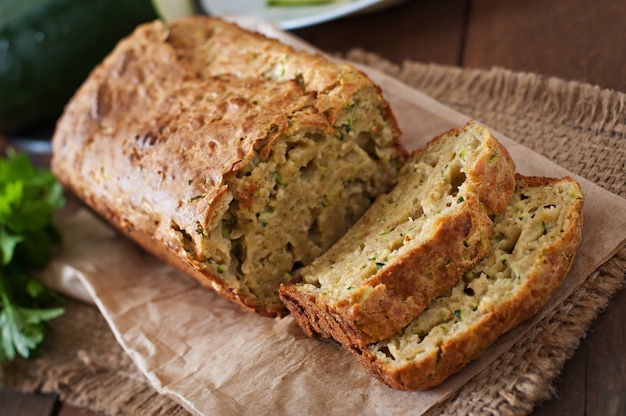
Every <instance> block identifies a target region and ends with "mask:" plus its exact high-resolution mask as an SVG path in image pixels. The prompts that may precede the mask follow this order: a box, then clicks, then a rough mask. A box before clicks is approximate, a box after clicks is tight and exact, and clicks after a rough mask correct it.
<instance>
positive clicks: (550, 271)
mask: <svg viewBox="0 0 626 416" xmlns="http://www.w3.org/2000/svg"><path fill="white" fill-rule="evenodd" d="M518 182H519V183H520V184H521V185H522V186H524V187H550V186H554V185H555V184H558V183H561V184H563V183H569V184H570V185H571V189H572V190H573V193H574V194H575V196H573V197H572V201H571V206H570V207H569V208H568V212H567V220H566V224H562V225H567V228H565V229H563V231H562V233H561V234H560V236H559V238H557V239H555V240H554V241H553V242H552V243H551V244H548V245H544V246H542V247H541V248H540V250H539V252H538V254H537V256H536V261H535V262H534V264H533V268H532V271H531V272H530V273H529V274H528V275H527V276H526V277H525V279H524V283H523V284H522V286H521V288H519V289H517V290H516V291H515V293H514V294H513V296H511V297H509V298H507V299H506V300H504V301H502V302H500V303H499V304H496V305H495V306H494V308H493V309H492V310H490V311H489V312H487V313H485V314H484V315H483V316H481V318H480V319H478V320H476V321H473V322H472V323H471V324H468V326H467V328H465V329H464V330H463V331H462V332H460V333H457V334H456V335H455V336H451V337H444V341H443V343H442V344H441V345H440V346H439V348H435V349H432V351H431V352H430V353H425V354H423V355H421V356H420V358H419V359H415V360H409V361H408V362H407V363H405V364H403V365H393V364H391V363H388V362H385V361H383V360H380V359H379V358H377V356H376V355H375V354H374V353H372V351H371V350H369V349H368V348H359V347H357V346H353V347H351V348H350V351H351V352H352V353H353V355H354V356H355V357H357V358H358V359H359V360H360V361H361V362H362V363H363V364H364V365H365V366H366V367H367V368H368V369H369V371H370V372H372V374H374V375H375V376H376V377H377V378H378V379H379V380H381V381H382V382H384V383H385V384H387V385H389V386H390V387H393V388H396V389H401V390H424V389H428V388H431V387H433V386H436V385H438V384H440V383H442V382H443V381H444V380H445V379H447V378H448V377H449V376H450V375H452V374H454V373H455V372H457V371H459V370H460V369H461V368H463V367H464V366H465V365H467V363H469V362H470V361H472V360H474V359H476V358H478V357H479V356H480V355H481V354H482V353H483V352H484V351H485V350H486V349H487V347H489V346H490V345H491V344H492V343H494V342H495V341H496V340H497V339H498V338H499V337H500V336H501V335H502V334H504V333H505V332H507V331H509V330H510V329H512V328H514V327H515V326H517V325H519V324H520V323H522V322H523V321H525V320H527V319H529V318H530V317H532V316H533V315H534V314H535V313H536V312H537V311H538V310H539V309H540V308H541V307H542V306H543V305H544V304H545V303H546V301H547V300H548V299H549V298H550V296H551V295H552V294H553V292H554V290H555V289H556V288H557V287H558V285H559V284H560V283H561V282H562V280H563V279H564V278H565V276H566V275H567V273H568V272H569V270H570V268H571V266H572V263H573V261H574V257H575V255H576V252H577V250H578V248H579V246H580V243H581V240H582V222H583V218H582V207H583V200H582V191H581V189H580V186H579V185H578V184H577V183H576V182H575V181H574V180H573V179H571V178H569V177H566V178H562V179H553V178H544V177H525V176H521V175H518ZM578 195H580V197H578Z"/></svg>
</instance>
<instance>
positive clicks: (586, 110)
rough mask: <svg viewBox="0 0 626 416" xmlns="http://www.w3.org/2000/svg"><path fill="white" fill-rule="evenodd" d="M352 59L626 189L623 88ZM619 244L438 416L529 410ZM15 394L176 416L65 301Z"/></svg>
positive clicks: (601, 287) (19, 367) (566, 352)
mask: <svg viewBox="0 0 626 416" xmlns="http://www.w3.org/2000/svg"><path fill="white" fill-rule="evenodd" d="M348 58H349V59H351V60H353V61H356V62H361V63H366V64H368V65H370V66H373V67H376V68H378V69H380V70H383V71H384V72H386V73H388V74H390V75H393V76H395V77H397V78H398V79H400V80H402V81H403V82H405V83H406V84H408V85H411V86H413V87H415V88H417V89H419V90H421V91H423V92H425V93H426V94H428V95H431V96H432V97H434V98H436V99H437V100H439V101H441V102H442V103H443V104H445V105H447V106H450V107H452V108H454V109H455V110H457V111H460V112H462V113H464V114H467V115H469V116H471V117H473V118H475V119H477V120H480V121H481V122H484V123H486V124H488V125H489V126H490V127H492V128H494V129H495V130H498V131H501V132H503V133H505V134H506V135H508V136H509V137H510V138H512V139H514V140H517V141H518V142H520V143H522V144H524V145H526V146H527V147H529V148H531V149H533V150H535V151H536V152H538V153H541V154H543V155H544V156H546V157H548V158H550V159H552V160H553V161H554V162H556V163H558V164H559V165H561V166H563V167H565V168H566V169H569V170H570V171H572V172H574V173H577V174H579V175H581V176H583V177H585V178H587V179H588V180H590V181H592V182H595V183H596V184H598V185H600V186H602V187H603V188H605V189H607V190H609V191H611V192H613V193H616V194H618V195H620V196H622V197H626V166H625V164H626V94H623V93H619V92H614V91H610V90H603V89H601V88H598V87H594V86H590V85H585V84H581V83H577V82H566V81H563V80H560V79H555V78H548V77H543V76H538V75H535V74H529V73H515V72H511V71H507V70H504V69H499V68H494V69H491V70H470V69H460V68H453V67H445V66H440V65H433V64H431V65H426V64H421V63H415V62H406V63H404V64H403V65H401V66H399V65H392V64H390V63H389V62H386V61H384V60H382V59H381V58H379V57H377V56H374V55H371V54H367V53H365V52H363V51H358V50H355V51H352V52H351V53H350V54H349V55H348ZM625 272H626V248H622V249H621V251H619V252H618V254H617V255H615V256H614V257H613V258H612V259H611V260H609V261H608V262H607V263H605V264H604V265H603V266H602V267H600V268H599V269H598V270H597V271H595V272H594V273H593V274H592V275H591V276H590V277H589V279H588V280H587V281H586V282H585V283H584V284H583V285H582V286H581V287H580V288H579V289H577V290H576V291H575V292H574V293H573V294H572V295H571V296H570V297H569V298H568V299H567V300H566V301H565V302H564V303H563V304H562V305H560V306H559V307H557V308H556V309H555V310H553V311H552V313H550V314H549V315H548V316H547V317H546V318H545V319H544V320H543V321H541V322H540V323H539V324H538V325H536V326H535V327H534V328H533V329H532V330H531V331H530V332H529V333H528V335H527V336H525V337H524V338H523V339H522V340H520V341H519V342H518V343H517V344H516V345H515V346H514V347H513V348H511V349H510V350H509V351H508V352H507V353H505V354H503V355H502V356H501V357H500V358H499V359H497V360H496V361H495V362H493V363H492V365H490V366H489V367H488V368H486V369H485V370H484V371H482V372H481V373H480V374H478V375H477V376H476V377H475V379H474V380H473V381H472V382H471V383H469V384H467V385H466V386H465V387H464V388H462V389H461V390H460V391H459V392H458V393H457V394H456V395H455V396H454V397H452V398H450V399H449V400H448V401H447V402H445V403H444V404H443V405H441V406H440V407H438V408H436V409H432V413H434V414H437V413H439V414H441V413H443V414H454V415H457V414H514V415H518V414H527V413H530V412H531V411H532V409H533V407H534V406H535V405H536V404H537V403H539V402H541V401H543V400H545V399H548V398H550V397H551V395H552V394H553V388H552V383H553V382H554V381H555V379H556V377H557V376H558V374H559V373H560V372H561V370H562V368H563V365H564V363H565V361H566V360H567V359H568V358H570V357H571V356H572V355H573V354H574V351H575V350H576V348H577V347H578V345H579V343H580V341H581V339H582V338H583V337H584V336H585V333H586V331H587V329H588V327H589V325H590V324H591V322H592V321H593V319H594V318H595V317H596V316H597V315H598V314H599V313H600V312H601V311H602V310H603V309H604V308H606V306H607V305H608V303H609V301H610V299H611V297H612V296H613V295H614V294H615V293H616V292H617V291H618V290H619V289H620V288H621V286H622V285H623V283H624V279H625V276H626V275H625ZM0 375H1V376H2V380H3V381H4V382H6V383H7V384H9V385H11V386H13V387H14V388H16V389H18V390H22V391H28V392H32V391H42V392H56V393H58V394H59V396H60V397H61V399H62V400H63V401H65V402H67V403H70V404H73V405H76V406H81V407H86V408H89V409H91V410H95V411H99V412H102V413H105V414H110V415H126V414H131V415H184V414H187V412H186V411H185V410H184V409H183V408H182V407H180V406H179V405H178V404H176V403H175V402H174V401H172V400H171V399H170V398H168V397H164V396H160V395H159V394H158V393H156V391H155V390H153V389H152V388H151V387H150V385H149V384H148V382H147V380H146V379H145V378H144V377H143V375H142V374H141V373H139V371H138V370H137V369H136V368H135V367H134V364H133V363H132V362H131V360H130V358H129V357H128V356H127V355H126V354H125V353H124V351H123V350H122V348H121V347H120V346H119V345H118V344H117V342H116V340H115V338H114V337H113V334H112V333H111V331H110V330H109V328H108V326H107V324H106V322H105V321H104V319H103V318H102V317H101V315H100V314H99V312H98V310H97V309H96V308H95V307H92V306H88V305H84V304H81V303H78V302H74V301H70V303H69V305H68V311H67V313H66V314H65V315H64V316H62V317H61V318H59V319H57V320H55V321H53V322H52V331H51V332H50V333H49V334H48V336H47V338H46V341H45V344H44V346H43V348H42V351H41V358H39V359H37V360H30V361H25V360H18V361H16V362H14V363H12V364H11V365H9V366H6V367H5V368H4V369H2V370H1V371H0Z"/></svg>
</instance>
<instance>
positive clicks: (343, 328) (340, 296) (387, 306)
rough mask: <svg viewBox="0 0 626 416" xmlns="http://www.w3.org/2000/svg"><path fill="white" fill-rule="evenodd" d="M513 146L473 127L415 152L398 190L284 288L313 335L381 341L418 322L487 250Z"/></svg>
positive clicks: (508, 181)
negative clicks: (438, 297) (431, 305)
mask: <svg viewBox="0 0 626 416" xmlns="http://www.w3.org/2000/svg"><path fill="white" fill-rule="evenodd" d="M514 177H515V167H514V164H513V162H512V161H511V158H510V156H509V154H508V152H507V150H506V149H505V148H504V146H502V144H500V143H499V142H498V141H497V140H496V139H495V138H493V136H492V135H491V134H490V133H489V131H488V130H487V129H485V128H484V127H482V126H480V125H479V124H477V123H474V122H469V123H468V124H467V125H466V126H464V127H463V128H462V129H459V130H457V129H455V130H451V131H449V132H447V133H445V134H443V135H441V136H439V137H437V138H435V139H434V140H432V141H431V142H430V143H429V144H428V145H427V146H426V148H425V149H423V150H421V151H418V152H416V153H415V154H413V155H412V156H411V158H410V159H409V161H408V162H407V163H406V164H405V165H404V166H403V168H402V170H401V172H400V175H399V178H398V185H397V186H396V187H395V188H394V189H393V190H392V191H391V192H390V193H388V194H386V195H384V196H382V197H380V198H379V199H377V201H376V202H375V203H374V205H373V206H372V207H371V208H370V209H369V210H368V211H367V212H366V213H365V215H364V216H363V217H361V219H360V220H359V221H358V222H357V223H356V224H355V225H354V226H353V227H352V228H351V229H350V230H349V231H348V233H347V234H346V235H344V236H343V237H342V238H341V239H340V240H339V241H338V242H337V243H336V244H335V245H333V246H332V247H331V249H330V250H329V251H327V252H326V253H325V254H324V255H322V256H321V257H319V258H317V259H316V260H315V261H314V262H313V263H312V264H311V265H310V266H308V267H306V268H304V269H302V272H301V274H300V275H299V276H298V277H297V278H295V279H294V280H293V281H291V282H290V283H289V284H287V285H282V286H281V288H280V296H281V299H282V301H283V302H284V303H285V305H286V306H287V308H288V309H289V310H290V311H291V313H292V315H293V316H294V318H295V319H296V320H297V321H298V323H299V324H300V326H301V327H302V328H303V330H304V331H305V332H306V333H307V334H308V335H309V336H315V335H317V334H319V335H321V336H323V337H327V338H328V337H333V338H335V339H336V340H338V341H339V342H341V343H342V344H344V345H347V346H350V345H353V344H355V345H359V346H364V345H366V344H369V343H372V342H376V341H379V340H381V339H384V338H387V337H389V336H391V335H393V334H394V333H395V332H397V331H398V330H400V329H401V328H403V327H404V326H405V325H407V324H408V323H409V322H411V320H413V319H414V318H415V317H416V316H417V315H418V314H419V313H420V312H422V311H423V310H424V308H425V307H426V306H427V305H428V303H429V302H430V300H431V299H432V298H434V297H435V296H437V295H439V294H441V293H442V292H445V291H446V290H448V289H449V288H450V287H452V286H453V285H454V284H455V283H456V282H457V281H458V280H459V279H460V278H461V276H462V275H463V274H464V273H465V272H466V271H467V270H469V269H470V268H471V267H473V266H474V265H475V264H476V263H478V261H480V260H481V259H482V258H483V257H485V256H486V255H487V254H488V253H489V241H491V239H492V236H493V223H492V222H491V219H490V217H489V215H488V214H490V213H499V212H501V211H502V210H503V209H504V207H505V206H506V205H507V204H508V201H509V198H510V197H511V195H512V194H513V190H514V188H515V179H514Z"/></svg>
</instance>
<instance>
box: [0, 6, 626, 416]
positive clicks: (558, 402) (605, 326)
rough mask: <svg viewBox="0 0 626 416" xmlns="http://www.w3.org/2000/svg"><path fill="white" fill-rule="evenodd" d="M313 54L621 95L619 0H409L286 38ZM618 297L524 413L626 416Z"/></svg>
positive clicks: (625, 51) (17, 405) (23, 401)
mask: <svg viewBox="0 0 626 416" xmlns="http://www.w3.org/2000/svg"><path fill="white" fill-rule="evenodd" d="M295 33H296V34H297V35H299V36H301V37H303V38H304V39H306V40H308V41H309V42H311V43H312V44H314V45H316V46H318V47H319V48H321V49H323V50H326V51H329V52H332V51H347V50H349V49H351V48H354V47H360V48H363V49H366V50H369V51H372V52H376V53H378V54H379V55H381V56H383V57H385V58H387V59H389V60H391V61H392V62H395V63H400V62H402V61H403V60H415V61H421V62H434V63H439V64H446V65H456V66H462V67H468V68H490V67H492V66H500V67H504V68H508V69H512V70H516V71H530V72H535V73H540V74H545V75H550V76H557V77H561V78H565V79H570V80H577V81H582V82H587V83H591V84H596V85H599V86H601V87H604V88H610V89H614V90H618V91H623V92H626V2H625V1H623V0H596V1H593V2H590V1H588V0H560V1H558V0H553V1H548V0H545V1H540V0H525V1H521V0H517V1H515V0H508V1H507V0H504V1H502V0H501V1H496V0H448V1H445V2H444V1H437V0H409V1H408V2H406V3H404V4H401V5H398V6H396V7H393V8H391V9H389V10H385V11H382V12H379V13H376V14H371V15H363V16H357V17H351V18H346V19H342V20H337V21H333V22H329V23H325V24H321V25H318V26H313V27H308V28H303V29H299V30H296V31H295ZM624 316H626V291H625V290H622V291H621V292H620V293H618V294H617V296H616V297H615V298H614V299H613V300H612V302H611V306H610V307H609V308H608V309H607V310H606V311H605V312H604V313H603V314H602V315H600V316H599V317H598V318H597V320H596V321H595V323H594V324H593V326H592V327H591V328H590V330H589V333H588V336H587V338H585V339H584V340H583V341H582V343H581V346H580V347H579V348H578V350H577V352H576V354H575V355H574V357H573V358H572V359H571V360H570V361H569V362H568V363H567V364H566V366H565V368H564V371H563V373H562V375H561V377H560V378H559V380H558V382H557V384H556V396H555V397H554V398H553V399H551V400H550V401H548V402H546V403H544V404H542V405H541V406H540V407H538V408H536V409H535V411H534V413H533V414H534V415H537V416H538V415H599V416H600V415H602V416H604V415H611V414H612V415H626V375H625V374H624V370H623V369H624V365H625V361H626V323H625V322H626V320H624V319H623V317H624ZM0 414H1V415H5V416H12V415H62V416H70V415H94V414H93V413H91V412H88V411H82V410H80V409H77V408H74V407H72V406H69V405H66V404H64V403H62V402H60V401H59V400H58V399H57V397H55V396H54V395H40V394H28V395H22V394H18V393H15V392H13V391H11V390H8V389H4V390H2V391H1V392H0Z"/></svg>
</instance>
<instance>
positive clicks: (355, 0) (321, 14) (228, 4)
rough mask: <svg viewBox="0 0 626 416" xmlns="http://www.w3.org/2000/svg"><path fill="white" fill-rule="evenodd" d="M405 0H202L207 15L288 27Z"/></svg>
mask: <svg viewBox="0 0 626 416" xmlns="http://www.w3.org/2000/svg"><path fill="white" fill-rule="evenodd" d="M402 1H404V0H335V1H333V2H331V3H328V4H320V5H314V6H268V5H267V0H200V4H201V6H202V8H203V9H204V11H205V12H206V13H207V14H211V15H214V16H228V15H246V16H252V17H256V18H258V19H261V20H265V21H268V22H271V23H274V24H276V25H277V26H278V27H280V28H281V29H285V30H289V29H296V28H299V27H304V26H310V25H314V24H317V23H322V22H326V21H328V20H332V19H336V18H339V17H343V16H347V15H350V14H354V13H357V12H359V13H363V12H371V11H375V10H379V9H381V8H384V7H389V6H391V5H394V4H397V3H400V2H402Z"/></svg>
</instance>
